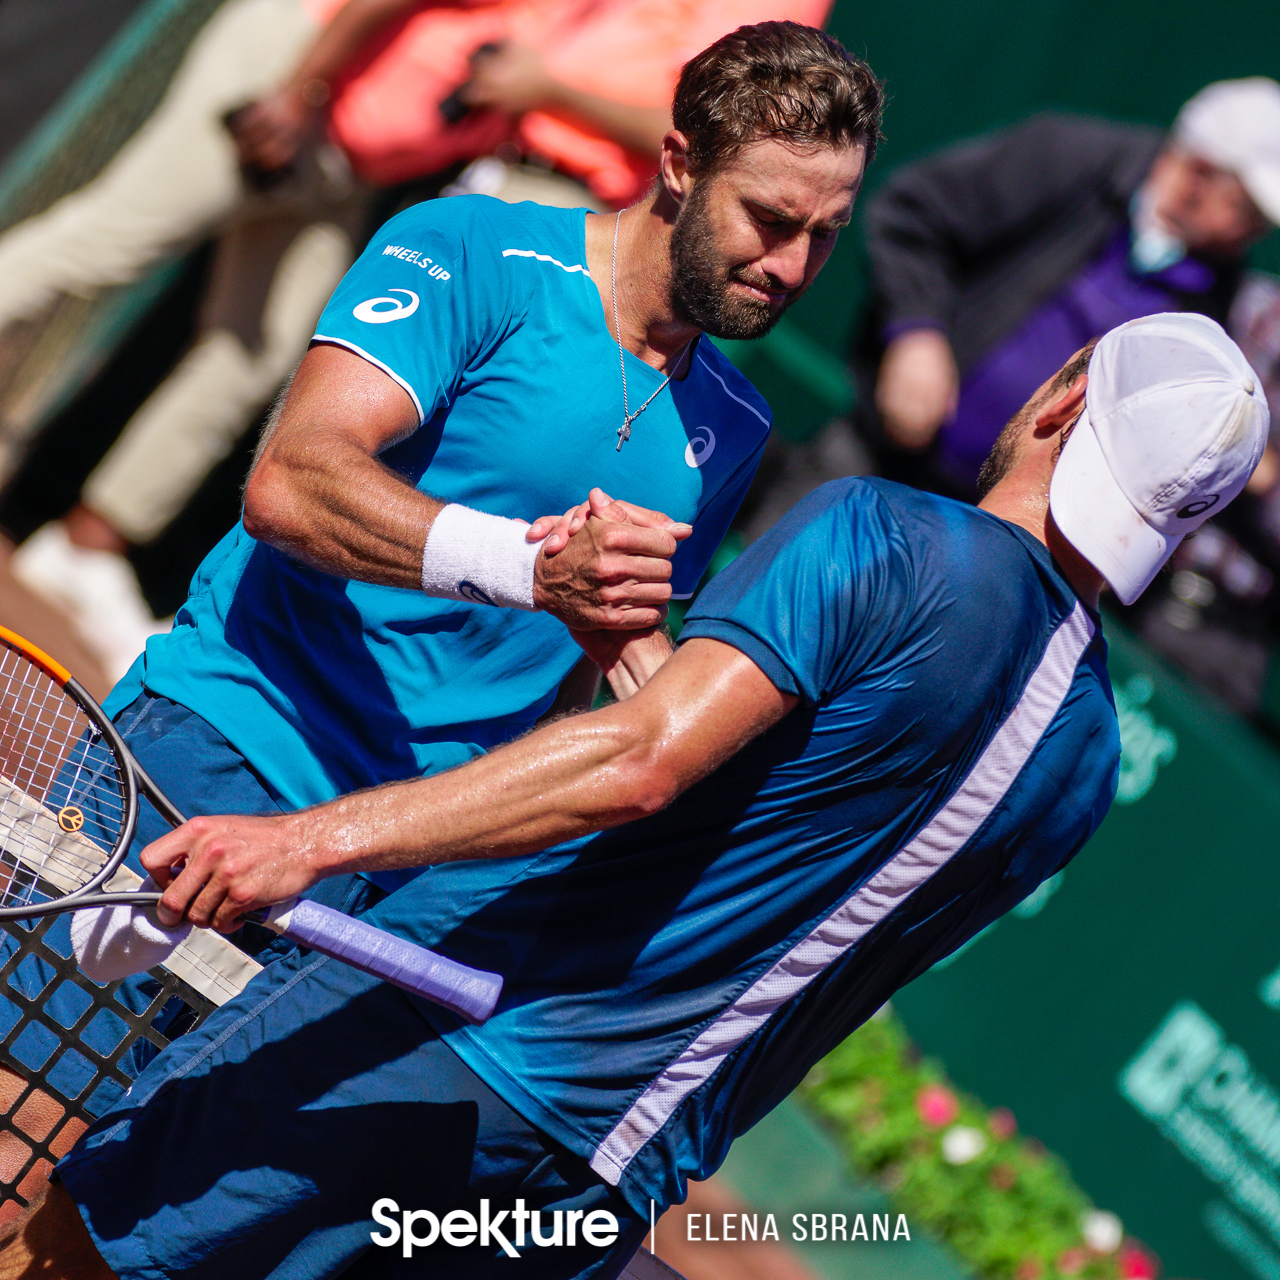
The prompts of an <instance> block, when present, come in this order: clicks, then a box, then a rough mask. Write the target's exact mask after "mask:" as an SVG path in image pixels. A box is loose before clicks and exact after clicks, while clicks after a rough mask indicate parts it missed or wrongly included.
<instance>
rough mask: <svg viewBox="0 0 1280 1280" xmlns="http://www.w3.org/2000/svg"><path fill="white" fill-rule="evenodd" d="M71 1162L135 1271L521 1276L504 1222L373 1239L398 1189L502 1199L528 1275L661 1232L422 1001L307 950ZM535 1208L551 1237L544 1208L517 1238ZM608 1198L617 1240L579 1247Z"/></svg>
mask: <svg viewBox="0 0 1280 1280" xmlns="http://www.w3.org/2000/svg"><path fill="white" fill-rule="evenodd" d="M55 1177H57V1178H59V1179H61V1181H62V1182H63V1183H64V1185H65V1186H66V1188H67V1190H68V1191H69V1192H70V1194H71V1196H72V1197H73V1199H74V1200H75V1201H76V1203H77V1204H78V1206H79V1208H80V1212H81V1215H82V1216H83V1218H84V1221H85V1223H86V1224H87V1226H88V1228H89V1231H90V1233H91V1235H92V1236H93V1239H94V1241H95V1243H96V1244H97V1247H98V1249H99V1251H100V1252H101V1254H102V1256H103V1258H104V1259H105V1260H106V1262H107V1264H108V1265H109V1266H110V1267H111V1269H112V1270H113V1271H114V1272H115V1273H116V1275H117V1276H119V1277H121V1280H161V1278H162V1277H163V1278H164V1280H179V1278H180V1280H244V1277H248V1276H252V1277H255V1280H257V1278H258V1277H262V1278H263V1280H322V1278H323V1277H328V1276H337V1275H342V1276H344V1277H361V1278H362V1280H373V1277H378V1278H379V1280H381V1278H382V1277H386V1278H388V1280H390V1278H391V1277H399V1276H422V1275H440V1276H452V1275H459V1276H463V1275H465V1276H469V1277H480V1278H483V1277H486V1276H489V1275H490V1274H491V1273H493V1274H495V1275H496V1274H501V1275H503V1276H509V1275H510V1274H511V1271H510V1268H511V1267H512V1265H513V1262H514V1260H513V1259H512V1258H511V1257H510V1256H509V1255H508V1254H507V1252H506V1250H505V1249H504V1248H503V1246H502V1243H501V1241H500V1240H499V1239H498V1236H497V1235H495V1234H492V1233H490V1235H489V1238H488V1240H487V1241H485V1242H482V1241H480V1240H476V1241H474V1242H473V1243H471V1244H469V1245H468V1244H462V1245H458V1246H454V1245H450V1244H449V1243H447V1242H446V1240H445V1238H444V1236H443V1234H442V1235H440V1236H438V1237H437V1238H436V1239H435V1240H434V1242H433V1243H432V1244H431V1245H429V1246H428V1247H426V1248H418V1249H416V1250H414V1251H413V1252H412V1255H411V1256H410V1257H408V1258H406V1257H405V1256H404V1247H403V1244H396V1245H394V1246H379V1245H377V1244H375V1243H374V1241H373V1238H372V1237H373V1236H374V1235H375V1234H376V1235H379V1237H380V1238H381V1239H384V1240H385V1239H387V1238H388V1237H389V1236H390V1235H391V1234H392V1233H391V1232H390V1231H389V1230H386V1229H384V1228H383V1227H382V1226H380V1225H379V1222H378V1221H375V1220H373V1218H372V1211H373V1206H374V1204H375V1202H377V1201H379V1200H387V1199H389V1200H393V1201H395V1203H396V1205H397V1206H398V1210H397V1211H384V1216H386V1213H387V1212H390V1213H391V1214H392V1216H394V1217H396V1220H397V1221H401V1220H402V1214H403V1211H405V1210H422V1211H428V1212H430V1213H432V1214H434V1215H435V1218H436V1220H437V1221H441V1220H443V1218H444V1215H446V1214H448V1213H450V1212H451V1211H454V1210H461V1211H466V1212H470V1213H471V1214H472V1215H474V1217H475V1218H476V1220H477V1221H479V1220H481V1218H482V1214H483V1213H486V1212H487V1214H488V1217H489V1220H490V1221H491V1222H495V1224H496V1225H495V1229H496V1231H497V1232H498V1233H499V1234H501V1235H502V1237H503V1239H505V1240H506V1241H507V1242H508V1244H510V1246H511V1247H512V1248H513V1249H516V1250H517V1252H518V1253H519V1254H520V1265H519V1266H518V1268H517V1269H518V1270H519V1272H520V1274H521V1276H522V1277H524V1280H571V1278H577V1280H611V1278H612V1277H614V1276H616V1275H618V1273H619V1272H620V1271H621V1270H622V1269H623V1267H624V1266H625V1264H626V1262H627V1260H628V1259H629V1258H630V1257H631V1255H632V1254H633V1253H634V1252H635V1250H636V1248H637V1247H638V1246H639V1244H640V1243H641V1241H642V1240H643V1237H644V1233H645V1231H646V1230H647V1227H648V1224H647V1223H646V1222H645V1221H644V1220H643V1219H641V1218H639V1217H637V1215H636V1214H635V1213H634V1212H633V1211H632V1210H631V1209H630V1208H629V1207H628V1206H627V1203H626V1201H625V1200H624V1199H623V1197H622V1196H621V1195H620V1194H619V1192H618V1191H617V1190H616V1189H615V1188H613V1187H610V1186H608V1185H606V1184H605V1183H604V1182H603V1181H602V1180H601V1179H600V1178H598V1177H597V1176H596V1175H595V1174H594V1173H593V1172H592V1171H591V1170H590V1168H589V1167H588V1165H587V1163H586V1161H585V1160H583V1159H582V1158H581V1157H579V1156H576V1155H573V1154H572V1153H570V1152H568V1151H566V1150H565V1149H564V1148H563V1147H561V1146H560V1145H559V1144H557V1143H556V1142H555V1141H553V1140H552V1139H551V1138H549V1137H547V1136H546V1135H545V1134H543V1133H541V1132H540V1131H539V1130H537V1129H535V1128H534V1127H533V1126H531V1125H530V1124H528V1123H527V1122H526V1121H525V1120H524V1119H522V1118H521V1117H520V1116H519V1115H518V1114H517V1113H516V1112H514V1111H513V1110H512V1109H511V1108H510V1107H509V1106H508V1105H507V1104H506V1103H505V1102H503V1101H502V1099H501V1098H499V1097H498V1096H497V1095H496V1094H495V1093H494V1092H493V1091H492V1090H491V1089H489V1088H488V1086H487V1085H485V1084H484V1082H483V1081H482V1080H480V1079H479V1077H478V1076H476V1075H474V1074H473V1073H472V1072H471V1071H470V1070H469V1069H468V1068H467V1067H466V1066H465V1065H464V1064H463V1063H462V1061H461V1059H459V1058H458V1057H457V1055H456V1054H454V1053H453V1052H452V1050H450V1049H449V1048H448V1047H447V1046H446V1045H445V1044H444V1043H443V1042H442V1041H441V1040H440V1038H439V1036H438V1034H437V1033H436V1032H435V1031H434V1030H433V1029H432V1028H431V1026H430V1025H429V1023H428V1022H427V1021H426V1019H425V1018H424V1017H423V1016H422V1013H421V1011H420V1010H419V1009H418V1008H417V1007H416V1005H415V1002H414V999H413V998H412V997H409V996H406V995H405V994H404V993H402V992H401V991H399V990H398V989H397V988H394V987H390V986H388V985H386V984H385V983H380V982H378V981H376V980H375V979H372V978H369V977H367V976H365V975H364V974H361V973H358V972H356V971H355V970H354V969H351V968H349V967H348V966H346V965H343V964H339V963H337V962H335V961H331V960H326V959H325V958H324V957H322V956H317V955H314V954H301V953H297V952H295V953H294V954H292V955H290V956H287V957H285V958H284V959H281V960H277V961H276V962H275V963H273V964H271V965H269V966H268V967H267V969H265V970H264V971H263V972H262V973H261V974H259V975H258V976H257V977H255V978H254V980H253V981H252V982H251V983H250V984H249V986H248V987H247V988H246V990H245V991H244V992H243V993H242V994H241V995H240V996H238V997H236V998H235V999H234V1000H232V1001H230V1002H229V1003H228V1004H226V1005H224V1006H223V1007H222V1008H221V1009H219V1010H218V1011H217V1012H216V1013H214V1014H213V1015H211V1016H210V1018H209V1019H208V1020H207V1021H206V1022H205V1023H204V1024H203V1025H202V1026H201V1027H199V1028H198V1029H197V1030H196V1031H194V1032H191V1033H189V1034H188V1035H185V1036H183V1037H181V1038H180V1039H178V1040H176V1041H175V1042H174V1043H173V1044H171V1045H170V1046H169V1047H168V1048H167V1049H166V1050H164V1052H163V1053H162V1054H161V1055H160V1056H159V1057H158V1058H156V1059H155V1060H154V1061H153V1062H152V1063H151V1064H150V1065H149V1066H148V1067H147V1068H146V1070H145V1071H144V1072H143V1073H142V1074H141V1076H139V1078H138V1079H137V1080H136V1081H135V1083H134V1085H133V1087H132V1088H131V1089H130V1090H129V1092H128V1094H126V1095H125V1096H124V1097H123V1098H122V1099H121V1100H120V1101H119V1102H118V1103H117V1104H116V1105H115V1106H114V1107H113V1108H112V1109H111V1110H110V1111H109V1112H107V1113H106V1114H105V1115H103V1116H102V1117H101V1118H100V1119H99V1120H98V1121H97V1123H96V1124H94V1125H93V1126H92V1127H91V1128H90V1129H89V1130H88V1131H87V1133H86V1135H85V1136H84V1137H83V1138H82V1139H81V1141H80V1142H79V1143H78V1144H77V1146H76V1148H75V1149H74V1150H73V1151H72V1153H71V1154H70V1155H69V1156H67V1157H66V1158H65V1159H64V1160H63V1161H62V1163H61V1164H59V1166H58V1168H57V1171H56V1173H55ZM486 1200H487V1201H488V1205H487V1206H484V1205H482V1202H483V1201H486ZM521 1202H523V1203H521ZM521 1208H522V1209H524V1210H525V1211H526V1212H531V1211H535V1210H536V1211H537V1212H538V1214H539V1220H538V1223H537V1227H538V1234H539V1236H540V1237H541V1239H542V1240H543V1241H550V1243H546V1244H543V1243H537V1244H535V1243H534V1241H533V1238H532V1237H533V1227H534V1224H533V1223H532V1221H530V1223H529V1232H528V1235H526V1237H525V1239H524V1242H523V1243H524V1247H523V1248H519V1247H518V1244H517V1237H516V1231H515V1225H514V1219H513V1217H512V1216H511V1215H512V1213H513V1211H515V1210H517V1209H521ZM557 1211H558V1214H559V1216H558V1217H557ZM503 1213H506V1214H507V1216H506V1217H505V1218H504V1219H501V1220H499V1219H498V1215H499V1214H503ZM593 1213H596V1214H597V1217H596V1218H594V1219H592V1221H593V1222H594V1223H595V1224H596V1229H595V1231H594V1232H592V1233H591V1234H592V1235H593V1236H594V1239H595V1240H596V1241H597V1242H599V1241H601V1240H602V1239H604V1238H606V1237H607V1236H608V1234H609V1232H608V1219H606V1218H604V1217H601V1216H599V1215H600V1214H601V1213H607V1214H611V1215H612V1216H613V1218H614V1219H615V1220H616V1222H617V1226H618V1233H617V1238H616V1240H615V1241H614V1242H613V1243H612V1244H607V1243H591V1242H590V1241H589V1240H588V1239H586V1238H584V1235H583V1233H582V1231H581V1230H579V1229H576V1230H574V1232H573V1243H572V1244H570V1243H569V1242H568V1238H567V1237H568V1236H569V1234H570V1233H569V1231H568V1229H567V1228H568V1225H569V1224H570V1220H571V1219H572V1222H573V1225H574V1226H575V1227H577V1226H578V1224H581V1223H583V1222H584V1221H585V1220H586V1218H587V1216H588V1215H591V1214H593ZM419 1221H420V1225H419V1226H418V1228H417V1235H418V1236H419V1237H420V1238H421V1237H423V1236H430V1235H431V1234H432V1232H431V1230H430V1220H429V1219H427V1218H425V1217H423V1218H422V1219H420V1220H419ZM456 1221H458V1220H457V1219H455V1222H456ZM557 1222H558V1223H559V1225H560V1237H559V1238H560V1243H558V1244H557V1243H555V1240H556V1234H555V1230H554V1228H555V1225H556V1223H557ZM422 1224H425V1225H422ZM455 1238H462V1237H459V1235H458V1233H457V1232H455Z"/></svg>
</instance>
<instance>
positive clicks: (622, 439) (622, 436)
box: [614, 418, 631, 453]
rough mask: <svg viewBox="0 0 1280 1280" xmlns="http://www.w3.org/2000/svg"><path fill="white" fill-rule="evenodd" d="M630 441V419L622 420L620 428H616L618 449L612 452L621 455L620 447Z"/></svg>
mask: <svg viewBox="0 0 1280 1280" xmlns="http://www.w3.org/2000/svg"><path fill="white" fill-rule="evenodd" d="M630 439H631V419H630V418H624V419H623V420H622V426H620V427H619V428H618V447H617V449H615V450H614V452H615V453H621V452H622V446H623V445H624V444H626V443H627V441H628V440H630Z"/></svg>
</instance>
